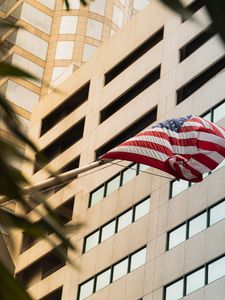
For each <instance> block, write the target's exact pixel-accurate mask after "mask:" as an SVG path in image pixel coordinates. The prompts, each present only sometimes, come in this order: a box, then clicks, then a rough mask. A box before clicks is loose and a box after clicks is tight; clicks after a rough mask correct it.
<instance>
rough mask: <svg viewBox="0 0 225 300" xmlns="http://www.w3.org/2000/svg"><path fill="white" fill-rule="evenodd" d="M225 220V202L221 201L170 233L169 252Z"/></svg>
mask: <svg viewBox="0 0 225 300" xmlns="http://www.w3.org/2000/svg"><path fill="white" fill-rule="evenodd" d="M223 219H225V200H224V199H223V200H222V201H219V202H218V203H216V204H214V205H213V206H211V207H208V208H207V209H206V210H205V211H203V212H202V213H200V214H199V215H197V216H195V217H193V218H191V219H190V220H187V221H186V223H185V224H181V225H179V226H178V227H176V228H175V229H173V230H171V231H169V232H168V235H167V237H168V241H167V250H169V249H171V248H173V247H175V246H177V245H179V244H180V243H182V242H184V241H185V240H186V239H189V238H191V237H192V236H194V235H196V234H198V233H199V232H201V231H203V230H205V229H206V228H208V227H209V226H212V225H214V224H215V223H217V222H219V221H220V220H223Z"/></svg>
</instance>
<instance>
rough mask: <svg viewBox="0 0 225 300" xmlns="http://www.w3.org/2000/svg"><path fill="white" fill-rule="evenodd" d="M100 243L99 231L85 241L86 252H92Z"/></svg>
mask: <svg viewBox="0 0 225 300" xmlns="http://www.w3.org/2000/svg"><path fill="white" fill-rule="evenodd" d="M98 241H99V230H98V231H96V232H95V233H93V234H92V235H90V236H89V237H87V238H86V240H85V252H87V251H88V250H90V249H92V248H93V247H95V246H97V245H98Z"/></svg>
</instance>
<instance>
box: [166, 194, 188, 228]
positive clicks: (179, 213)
mask: <svg viewBox="0 0 225 300" xmlns="http://www.w3.org/2000/svg"><path fill="white" fill-rule="evenodd" d="M187 195H188V194H187V190H186V191H184V192H182V193H180V194H178V195H177V196H175V197H174V198H172V199H170V200H169V202H168V223H167V228H168V229H171V228H173V227H175V226H176V225H178V224H180V223H181V222H182V221H183V220H185V219H186V216H187Z"/></svg>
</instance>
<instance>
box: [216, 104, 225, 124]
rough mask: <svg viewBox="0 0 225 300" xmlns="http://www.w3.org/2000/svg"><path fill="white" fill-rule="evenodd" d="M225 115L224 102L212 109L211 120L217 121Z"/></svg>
mask: <svg viewBox="0 0 225 300" xmlns="http://www.w3.org/2000/svg"><path fill="white" fill-rule="evenodd" d="M224 117H225V102H223V103H221V104H220V105H219V106H217V107H216V108H214V110H213V122H218V121H219V120H220V119H222V118H224Z"/></svg>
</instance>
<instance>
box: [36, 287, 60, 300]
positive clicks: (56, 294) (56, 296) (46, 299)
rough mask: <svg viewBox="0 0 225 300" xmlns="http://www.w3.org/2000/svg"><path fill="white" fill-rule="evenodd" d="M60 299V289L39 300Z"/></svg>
mask: <svg viewBox="0 0 225 300" xmlns="http://www.w3.org/2000/svg"><path fill="white" fill-rule="evenodd" d="M61 297H62V287H61V288H59V289H57V290H55V291H53V292H51V293H50V294H48V295H47V296H45V297H44V298H41V299H40V300H61Z"/></svg>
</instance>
